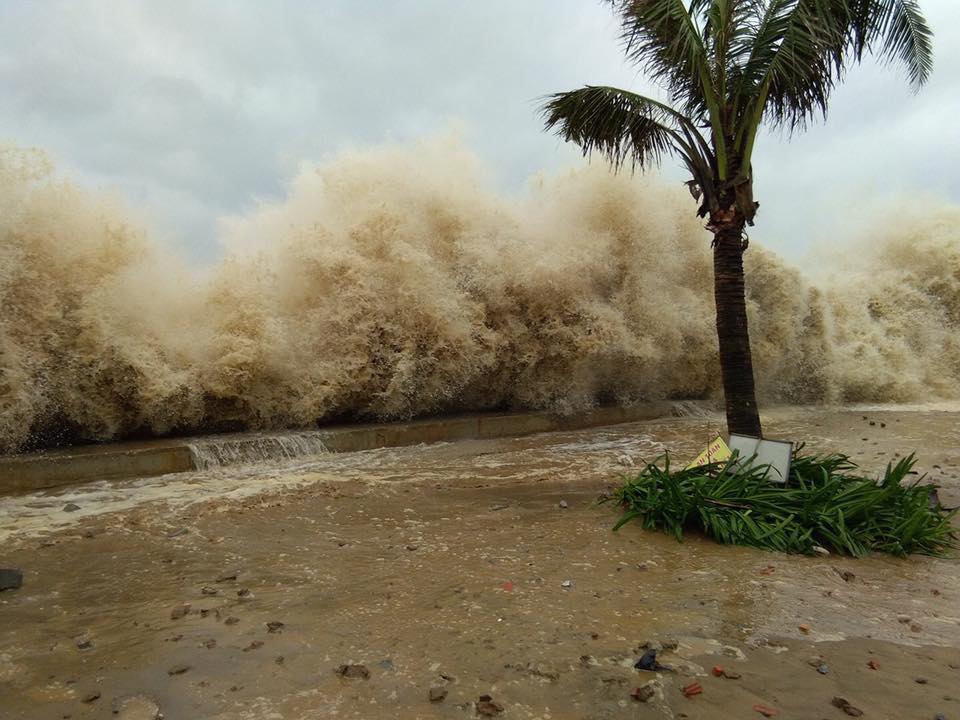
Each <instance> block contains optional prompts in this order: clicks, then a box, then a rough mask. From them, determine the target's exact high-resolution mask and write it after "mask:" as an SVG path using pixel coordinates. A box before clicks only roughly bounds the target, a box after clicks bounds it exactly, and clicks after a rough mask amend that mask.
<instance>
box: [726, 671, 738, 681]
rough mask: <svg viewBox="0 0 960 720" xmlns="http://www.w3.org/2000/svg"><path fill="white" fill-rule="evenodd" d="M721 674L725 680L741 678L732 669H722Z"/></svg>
mask: <svg viewBox="0 0 960 720" xmlns="http://www.w3.org/2000/svg"><path fill="white" fill-rule="evenodd" d="M723 676H724V677H725V678H726V679H727V680H739V679H740V678H741V675H740V673H738V672H734V671H733V670H724V671H723Z"/></svg>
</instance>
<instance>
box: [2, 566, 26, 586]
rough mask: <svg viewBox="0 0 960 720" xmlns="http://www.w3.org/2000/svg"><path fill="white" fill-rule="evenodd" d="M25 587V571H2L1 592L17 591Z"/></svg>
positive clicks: (14, 569) (12, 569) (13, 569)
mask: <svg viewBox="0 0 960 720" xmlns="http://www.w3.org/2000/svg"><path fill="white" fill-rule="evenodd" d="M22 586H23V571H22V570H17V569H16V568H2V569H0V591H3V590H16V589H18V588H20V587H22Z"/></svg>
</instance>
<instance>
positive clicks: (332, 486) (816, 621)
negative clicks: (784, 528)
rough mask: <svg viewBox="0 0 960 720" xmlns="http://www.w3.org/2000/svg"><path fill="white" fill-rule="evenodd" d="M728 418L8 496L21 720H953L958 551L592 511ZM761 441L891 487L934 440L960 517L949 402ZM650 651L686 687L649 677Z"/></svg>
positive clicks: (804, 425)
mask: <svg viewBox="0 0 960 720" xmlns="http://www.w3.org/2000/svg"><path fill="white" fill-rule="evenodd" d="M871 423H873V424H871ZM720 425H721V422H720V419H719V418H717V417H716V416H713V415H710V414H707V413H702V414H698V415H695V416H689V417H683V418H669V419H664V420H660V421H655V422H647V423H642V424H631V425H622V426H616V427H609V428H599V429H593V430H586V431H579V432H569V433H551V434H545V435H539V436H532V437H527V438H518V439H512V440H509V439H508V440H495V441H468V442H462V443H449V444H438V445H430V446H420V447H412V448H397V449H390V450H380V451H370V452H362V453H352V454H345V455H323V456H315V457H311V458H300V459H295V460H288V461H284V462H283V463H277V462H267V463H262V464H257V465H249V466H244V467H233V468H230V467H227V468H219V469H215V470H210V471H206V472H203V473H197V474H190V475H176V476H169V477H165V478H151V479H149V480H143V481H137V482H127V483H116V484H110V483H92V484H89V485H86V486H82V487H75V488H66V489H62V491H60V492H56V493H54V492H49V493H41V494H33V495H30V496H19V497H8V498H3V499H0V537H2V538H3V549H2V551H0V565H2V566H4V567H19V568H21V569H23V571H24V585H23V587H22V588H20V589H19V590H12V591H6V592H3V593H0V617H2V618H3V623H2V624H0V717H3V718H8V717H9V718H30V719H31V720H32V719H33V718H65V717H70V718H100V717H103V718H107V717H118V716H119V717H124V716H125V715H124V712H127V711H124V712H121V713H120V714H119V715H116V714H113V713H112V710H113V706H114V703H116V702H118V701H122V699H123V698H125V697H129V696H141V697H142V700H141V703H142V704H141V711H142V714H141V715H133V714H129V713H128V715H126V716H128V717H149V716H154V717H155V716H156V714H157V712H158V711H159V712H162V713H163V715H164V716H165V717H166V718H168V719H170V718H217V719H220V718H223V719H226V718H326V717H340V718H388V717H389V718H397V717H402V718H418V717H423V718H472V717H478V716H483V714H484V713H490V714H491V716H499V717H503V718H544V719H546V718H596V719H599V718H644V717H651V718H654V717H673V718H679V717H684V716H685V717H688V718H715V717H762V716H763V715H762V714H760V712H759V711H758V710H754V707H755V706H763V707H767V708H772V709H774V710H776V711H778V713H779V715H778V717H783V718H790V717H794V718H842V717H847V716H848V712H846V711H844V710H843V708H842V707H841V706H840V705H842V704H839V705H838V704H837V703H834V702H833V700H834V698H842V699H844V700H845V701H847V702H848V704H849V706H853V707H855V708H858V709H860V710H862V711H863V712H864V717H870V718H881V717H890V718H905V717H917V718H933V717H934V716H935V715H936V714H937V713H943V714H944V716H945V717H948V718H949V717H960V691H958V690H957V688H958V687H960V650H958V648H960V610H958V608H960V572H958V570H960V564H958V562H957V561H956V560H941V559H929V558H911V559H909V560H900V559H894V558H886V557H871V558H867V559H863V560H851V559H844V558H837V557H822V558H821V557H817V558H805V557H789V556H784V555H778V554H771V553H763V552H759V551H754V550H749V549H745V548H735V547H721V546H718V545H716V544H714V543H712V542H710V541H707V540H703V539H700V538H696V537H692V538H688V539H686V541H685V542H684V543H683V544H679V543H677V542H675V541H674V540H673V539H672V538H669V537H666V536H664V535H661V534H657V533H651V532H645V531H643V530H642V529H640V528H639V527H637V526H635V525H629V526H626V527H624V528H623V529H622V530H620V531H619V532H617V533H613V532H611V531H610V527H611V525H612V523H613V521H614V520H615V519H616V511H615V509H614V508H612V507H610V506H608V505H597V504H596V502H595V500H596V497H597V496H598V495H599V494H600V493H601V492H603V491H604V490H605V489H606V488H607V487H608V486H609V485H610V484H611V483H613V482H616V480H617V478H618V475H620V474H623V473H628V472H630V470H631V467H633V466H636V465H637V464H639V463H640V462H641V461H642V459H644V458H647V459H652V458H653V457H655V456H657V455H659V454H660V453H662V452H663V451H664V449H666V448H669V449H670V451H671V453H673V454H674V455H676V456H677V457H678V458H684V457H690V456H692V455H693V454H695V452H696V451H697V450H699V449H700V447H702V446H703V445H705V444H706V442H707V441H708V440H709V439H710V437H711V433H713V432H715V431H716V430H717V429H718V428H719V427H720ZM767 431H768V434H769V435H771V436H773V437H786V438H792V439H806V440H808V442H809V446H810V447H811V448H813V449H824V450H826V449H834V448H843V449H845V450H847V451H849V452H851V454H853V455H854V457H856V458H857V459H859V460H861V461H862V462H863V464H864V465H865V466H866V467H868V468H871V469H880V468H881V467H882V466H883V465H884V464H885V463H886V462H887V461H888V460H891V459H895V457H894V453H897V452H900V453H902V452H904V451H909V450H912V449H914V448H916V449H918V450H919V451H920V456H921V462H922V468H923V469H924V470H927V471H929V472H930V473H931V476H932V478H933V479H934V480H936V481H937V482H939V483H941V484H942V485H943V490H942V491H941V497H942V499H943V501H944V502H945V503H946V504H948V505H950V504H958V503H960V492H958V490H960V412H958V411H957V409H956V408H951V407H949V406H945V407H940V408H930V407H926V408H913V409H908V410H895V409H892V408H880V407H875V408H857V409H853V410H842V411H841V410H824V409H803V410H796V409H784V410H777V411H774V412H772V413H771V414H770V416H769V417H768V418H767ZM74 506H76V507H78V508H79V509H76V510H73V509H72V508H73V507H74ZM67 508H71V509H70V511H67ZM644 645H648V646H653V647H661V648H664V649H663V650H662V651H661V655H660V659H661V660H662V662H663V663H666V664H669V665H672V666H673V668H674V670H675V672H667V671H661V672H658V673H645V672H639V671H637V670H634V669H633V667H632V666H633V663H634V662H635V661H636V659H637V658H639V657H640V655H641V654H642V653H643V650H644V649H643V646H644ZM344 665H346V666H354V665H362V666H363V667H364V670H360V669H358V668H350V669H347V670H345V671H344V672H345V674H346V675H347V676H346V677H345V676H344V674H342V673H341V674H338V672H337V669H338V668H340V667H341V666H344ZM715 666H719V667H722V668H723V669H724V670H725V671H726V674H727V675H728V676H729V677H724V676H723V675H721V676H720V677H717V676H715V675H714V674H713V672H712V670H713V668H714V667H715ZM874 668H876V669H874ZM738 675H739V677H736V676H738ZM694 682H699V683H700V686H701V688H702V692H701V693H700V694H696V695H693V696H692V697H689V698H688V697H685V696H684V695H683V692H682V689H683V688H684V687H689V686H690V685H691V684H692V683H694ZM647 683H649V684H650V690H649V691H643V692H642V693H640V695H641V696H647V695H649V697H648V698H647V699H646V700H645V701H641V700H636V699H634V698H633V697H632V696H631V692H632V691H634V690H635V689H636V688H638V687H641V686H644V685H645V684H647ZM431 693H432V696H433V698H434V699H433V700H431V699H430V698H431ZM482 695H489V696H490V700H489V701H481V700H480V697H481V696H482ZM117 709H120V706H117ZM131 712H132V711H131Z"/></svg>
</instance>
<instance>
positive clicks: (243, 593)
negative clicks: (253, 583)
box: [237, 588, 250, 598]
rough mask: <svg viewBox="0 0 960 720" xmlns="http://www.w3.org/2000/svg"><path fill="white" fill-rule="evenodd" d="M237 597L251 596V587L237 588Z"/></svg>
mask: <svg viewBox="0 0 960 720" xmlns="http://www.w3.org/2000/svg"><path fill="white" fill-rule="evenodd" d="M237 597H241V598H245V597H250V588H240V589H239V590H237Z"/></svg>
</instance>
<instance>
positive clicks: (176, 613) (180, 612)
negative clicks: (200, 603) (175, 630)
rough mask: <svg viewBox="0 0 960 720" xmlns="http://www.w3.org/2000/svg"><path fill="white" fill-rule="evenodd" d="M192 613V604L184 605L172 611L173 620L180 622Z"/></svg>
mask: <svg viewBox="0 0 960 720" xmlns="http://www.w3.org/2000/svg"><path fill="white" fill-rule="evenodd" d="M188 612H190V603H183V605H177V606H176V607H175V608H173V610H171V611H170V619H171V620H179V619H180V618H182V617H183V616H184V615H186V614H187V613H188Z"/></svg>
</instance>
